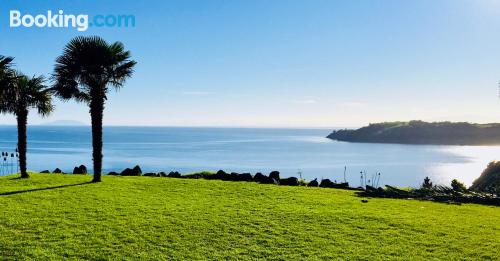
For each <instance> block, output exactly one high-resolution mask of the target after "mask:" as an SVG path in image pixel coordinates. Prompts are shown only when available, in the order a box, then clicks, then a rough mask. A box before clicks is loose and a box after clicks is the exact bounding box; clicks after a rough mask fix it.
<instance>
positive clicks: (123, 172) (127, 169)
mask: <svg viewBox="0 0 500 261" xmlns="http://www.w3.org/2000/svg"><path fill="white" fill-rule="evenodd" d="M131 174H132V169H131V168H126V169H124V170H123V171H122V172H120V175H121V176H131Z"/></svg>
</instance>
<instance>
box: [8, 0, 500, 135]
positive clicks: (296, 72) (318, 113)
mask: <svg viewBox="0 0 500 261" xmlns="http://www.w3.org/2000/svg"><path fill="white" fill-rule="evenodd" d="M13 9H17V10H20V11H21V12H22V13H32V14H38V13H46V12H47V10H53V11H55V12H56V11H58V10H59V9H62V10H64V12H65V13H75V14H78V13H86V14H89V15H96V14H132V15H135V16H136V27H135V28H95V27H94V28H90V29H89V30H88V31H87V32H83V33H82V32H78V31H76V30H75V29H48V28H9V19H8V14H9V11H10V10H13ZM77 35H99V36H102V37H104V38H105V39H107V40H108V41H118V40H119V41H122V42H123V43H124V44H125V47H126V48H127V49H129V50H131V52H132V55H133V57H134V59H135V60H137V61H138V64H137V69H136V72H135V74H134V76H133V78H131V79H130V80H129V81H128V82H127V84H126V86H125V87H124V88H123V89H122V90H120V92H116V93H115V92H113V93H111V94H110V95H109V97H110V99H109V102H108V104H107V108H106V111H105V119H104V122H105V124H107V125H187V126H192V125H203V126H280V127H292V126H304V127H320V126H324V127H333V126H359V125H364V124H367V123H369V122H378V121H392V120H411V119H422V120H429V121H438V120H451V121H472V122H500V110H499V109H500V108H499V105H500V102H499V98H498V92H499V90H498V81H499V80H500V2H499V1H495V0H484V1H472V0H467V1H462V0H449V1H444V0H418V1H400V0H394V1H392V0H386V1H377V0H365V1H356V0H345V1H333V0H325V1H320V0H302V1H294V0H286V1H285V0H274V1H256V0H252V1H243V0H236V1H235V0H231V1H229V0H228V1H216V0H210V1H205V0H200V1H186V0H183V1H137V0H134V1H123V0H121V1H118V0H116V1H115V0H113V1H112V0H108V1H97V0H92V1H91V0H86V1H43V2H42V1H2V5H1V6H0V54H3V55H10V56H15V57H16V60H15V61H16V64H17V68H18V69H20V70H22V71H23V72H25V73H26V74H30V75H31V74H44V75H49V74H50V73H51V72H52V69H53V65H54V60H55V58H56V57H57V56H58V55H60V54H61V52H62V49H63V47H64V45H65V44H66V43H67V42H68V41H69V40H70V39H71V38H72V37H74V36H77ZM56 105H57V111H56V112H55V113H54V114H53V115H52V116H50V117H49V118H45V119H41V118H39V117H37V116H34V115H35V114H34V113H33V114H32V116H31V118H30V123H34V124H36V123H42V122H47V121H54V120H79V121H83V122H87V123H88V122H89V121H90V120H89V115H88V109H87V108H86V107H85V105H83V104H77V103H74V102H61V101H56ZM3 123H14V118H13V117H11V116H0V124H3Z"/></svg>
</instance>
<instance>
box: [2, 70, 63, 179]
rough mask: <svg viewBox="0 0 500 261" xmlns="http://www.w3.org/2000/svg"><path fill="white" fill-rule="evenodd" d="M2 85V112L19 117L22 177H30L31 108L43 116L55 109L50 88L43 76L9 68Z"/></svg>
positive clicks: (18, 132) (18, 144) (18, 128)
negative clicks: (29, 140) (29, 114)
mask: <svg viewBox="0 0 500 261" xmlns="http://www.w3.org/2000/svg"><path fill="white" fill-rule="evenodd" d="M5 75H8V76H7V77H3V84H2V85H0V113H11V114H14V115H16V117H17V146H18V150H19V167H20V170H21V178H28V177H29V175H28V172H27V171H26V151H27V137H26V127H27V124H28V113H29V110H30V109H32V108H33V109H36V110H37V111H38V113H39V114H41V115H42V116H46V115H48V114H49V113H50V112H52V111H53V109H54V107H53V106H52V97H51V93H50V90H49V88H48V87H47V86H45V79H44V77H43V76H38V77H35V76H34V77H32V78H29V77H28V76H26V75H23V74H21V73H19V72H15V71H12V70H10V69H9V71H8V72H7V73H4V76H5Z"/></svg>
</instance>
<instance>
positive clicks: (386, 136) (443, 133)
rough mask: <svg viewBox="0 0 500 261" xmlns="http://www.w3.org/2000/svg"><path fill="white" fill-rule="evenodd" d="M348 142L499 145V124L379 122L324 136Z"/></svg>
mask: <svg viewBox="0 0 500 261" xmlns="http://www.w3.org/2000/svg"><path fill="white" fill-rule="evenodd" d="M327 137H328V138H330V139H333V140H338V141H348V142H366V143H400V144H436V145H489V144H500V124H498V123H492V124H473V123H467V122H424V121H410V122H383V123H373V124H369V125H368V126H365V127H362V128H359V129H356V130H348V129H343V130H336V131H333V132H332V133H331V134H330V135H328V136H327Z"/></svg>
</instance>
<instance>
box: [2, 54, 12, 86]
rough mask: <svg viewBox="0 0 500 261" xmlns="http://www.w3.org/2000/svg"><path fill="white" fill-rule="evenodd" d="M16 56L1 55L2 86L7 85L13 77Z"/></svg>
mask: <svg viewBox="0 0 500 261" xmlns="http://www.w3.org/2000/svg"><path fill="white" fill-rule="evenodd" d="M13 60H14V58H12V57H6V56H3V55H0V87H2V86H5V85H7V83H8V82H9V81H10V80H11V79H12V73H13V70H12V69H11V66H12V61H13Z"/></svg>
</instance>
